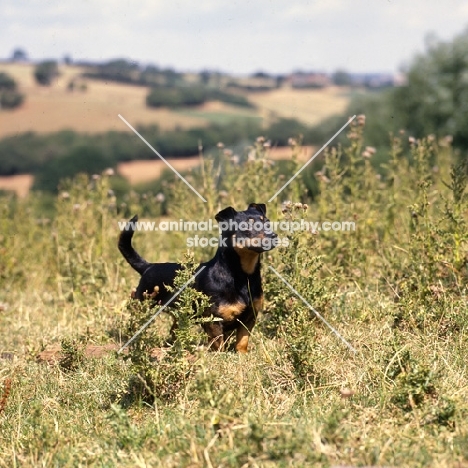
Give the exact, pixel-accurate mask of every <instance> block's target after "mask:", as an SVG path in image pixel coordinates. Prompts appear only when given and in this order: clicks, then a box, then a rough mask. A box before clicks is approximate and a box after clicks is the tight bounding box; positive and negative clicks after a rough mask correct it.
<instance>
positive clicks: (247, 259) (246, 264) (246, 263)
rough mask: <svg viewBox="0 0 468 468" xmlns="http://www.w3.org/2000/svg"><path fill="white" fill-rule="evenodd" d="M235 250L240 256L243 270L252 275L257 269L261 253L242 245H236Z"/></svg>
mask: <svg viewBox="0 0 468 468" xmlns="http://www.w3.org/2000/svg"><path fill="white" fill-rule="evenodd" d="M234 250H235V251H236V252H237V255H239V257H240V263H241V267H242V270H244V272H245V273H247V274H248V275H251V274H252V273H253V272H254V271H255V267H256V266H257V263H258V258H259V257H260V254H259V253H257V252H253V251H252V250H248V249H245V248H241V247H234Z"/></svg>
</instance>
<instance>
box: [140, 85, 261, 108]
mask: <svg viewBox="0 0 468 468" xmlns="http://www.w3.org/2000/svg"><path fill="white" fill-rule="evenodd" d="M215 100H217V101H222V102H226V103H228V104H233V105H236V106H242V107H253V106H252V104H250V103H249V101H248V100H247V98H245V97H244V96H242V95H240V94H232V93H228V92H225V91H221V90H219V89H216V88H208V87H202V86H157V87H154V88H152V89H151V91H150V92H149V93H148V95H147V97H146V105H147V106H149V107H175V108H178V107H184V106H198V105H201V104H203V103H205V102H207V101H215Z"/></svg>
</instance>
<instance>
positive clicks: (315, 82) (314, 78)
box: [288, 72, 332, 88]
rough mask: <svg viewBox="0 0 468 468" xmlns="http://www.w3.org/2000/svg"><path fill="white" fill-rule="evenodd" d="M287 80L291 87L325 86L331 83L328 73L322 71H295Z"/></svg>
mask: <svg viewBox="0 0 468 468" xmlns="http://www.w3.org/2000/svg"><path fill="white" fill-rule="evenodd" d="M288 81H289V84H290V86H291V87H292V88H325V87H326V86H331V85H332V79H331V77H330V75H329V74H327V73H322V72H295V73H292V74H291V75H290V76H289V80H288Z"/></svg>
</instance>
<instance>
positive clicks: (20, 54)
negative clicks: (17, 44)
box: [11, 48, 28, 62]
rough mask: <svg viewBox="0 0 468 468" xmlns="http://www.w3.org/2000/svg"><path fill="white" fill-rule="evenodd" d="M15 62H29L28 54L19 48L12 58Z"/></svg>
mask: <svg viewBox="0 0 468 468" xmlns="http://www.w3.org/2000/svg"><path fill="white" fill-rule="evenodd" d="M11 60H12V61H13V62H26V61H27V60H28V54H27V53H26V52H25V51H24V50H23V49H20V48H17V49H15V50H14V51H13V54H12V56H11Z"/></svg>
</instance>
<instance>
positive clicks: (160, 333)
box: [0, 118, 468, 468]
mask: <svg viewBox="0 0 468 468" xmlns="http://www.w3.org/2000/svg"><path fill="white" fill-rule="evenodd" d="M363 126H364V120H363V118H359V119H356V121H355V122H353V124H352V128H351V129H350V131H349V133H348V135H349V137H350V141H349V143H348V144H347V145H345V146H344V149H343V151H344V153H341V152H340V151H330V152H328V153H327V154H326V155H325V158H324V168H323V170H322V171H321V172H320V173H317V174H316V177H317V180H318V183H319V185H320V190H321V195H320V196H319V197H318V198H316V199H315V200H314V201H309V203H308V206H307V205H304V204H303V201H304V200H301V197H303V196H304V189H305V187H304V185H303V182H302V181H301V178H300V177H298V178H297V179H296V180H295V181H294V182H293V183H291V185H290V186H288V187H287V188H286V189H285V191H284V192H283V193H282V195H281V197H283V198H282V199H285V200H292V202H294V203H284V204H281V203H280V199H281V198H278V199H275V200H274V201H273V202H271V203H268V204H267V210H268V212H267V215H268V217H269V218H270V219H271V220H272V221H280V220H283V221H298V222H299V221H300V220H301V219H304V220H308V221H353V222H355V225H356V230H355V231H352V230H351V231H345V232H343V231H333V230H320V229H316V230H315V231H314V232H312V231H311V230H303V231H296V232H288V231H285V230H281V229H280V228H278V230H277V232H278V234H279V235H280V237H281V238H283V239H287V240H288V242H289V246H288V247H283V248H277V249H274V250H272V251H271V252H268V254H264V255H263V261H262V262H263V277H264V292H265V307H264V310H263V312H262V313H260V314H259V320H258V323H257V326H256V327H255V329H254V331H253V333H252V336H251V339H250V342H251V347H250V352H249V354H247V355H238V354H235V353H233V352H220V353H213V352H210V351H208V350H207V348H206V339H205V335H204V334H203V333H202V332H201V331H200V327H199V325H197V319H196V318H193V309H192V305H193V300H194V294H195V293H194V291H193V290H190V289H185V290H184V292H183V293H182V295H181V301H180V303H179V304H178V306H177V307H176V308H175V309H174V310H173V313H174V314H175V315H176V317H177V319H178V322H179V326H180V328H179V331H178V332H177V339H176V341H175V342H174V343H173V344H172V345H170V344H168V332H169V320H168V319H167V317H163V316H159V317H157V318H156V320H155V321H154V323H153V324H152V325H150V326H149V327H148V328H147V329H146V330H145V332H144V333H143V334H142V335H141V336H140V339H138V340H136V341H135V342H134V343H133V344H132V345H130V347H129V352H128V353H124V354H117V353H116V352H115V351H112V350H113V349H114V350H115V349H116V348H118V347H119V346H120V345H122V344H123V343H125V341H126V340H128V339H129V338H130V337H131V336H133V334H134V333H135V332H136V331H137V330H138V329H139V327H140V326H141V325H142V324H143V323H145V322H146V321H147V320H148V318H150V317H151V316H152V315H153V314H154V313H155V310H156V309H152V310H150V309H149V308H148V307H147V306H145V305H141V304H140V305H138V304H129V296H130V291H131V290H132V288H133V287H134V286H135V285H136V283H137V281H138V275H137V274H136V273H135V272H133V271H132V270H131V268H130V267H129V266H128V264H126V262H125V261H124V260H123V259H122V258H121V256H120V254H119V253H118V251H117V246H116V242H117V238H118V235H119V230H118V225H117V221H119V220H122V219H127V218H128V217H129V216H130V215H131V214H135V213H141V212H142V211H143V210H144V209H145V210H146V213H147V214H148V217H149V219H152V220H159V219H160V218H159V214H160V213H161V206H160V205H159V204H158V203H159V202H158V201H157V200H156V199H154V198H153V197H151V196H138V195H137V194H135V193H133V192H132V193H129V194H127V196H126V197H125V200H124V203H120V202H117V200H115V198H113V196H112V193H110V192H109V183H110V181H109V179H108V176H105V175H104V176H103V177H101V178H93V179H91V180H88V179H86V178H83V177H80V178H79V179H77V180H76V181H75V182H74V183H73V184H71V185H70V186H69V187H67V188H66V190H65V191H64V192H62V193H61V194H59V196H58V197H57V200H56V207H57V212H56V216H54V217H53V218H52V219H48V220H45V219H43V217H42V216H41V215H40V214H39V213H38V211H37V206H38V205H37V199H36V197H34V198H29V197H26V198H25V199H22V200H15V199H10V198H7V197H1V198H0V210H1V216H0V259H1V261H0V467H5V468H10V467H12V466H25V467H36V466H119V467H135V466H141V467H145V466H152V467H164V468H170V467H191V468H195V467H239V466H242V467H276V466H280V467H312V466H313V467H327V466H392V467H397V466H398V467H403V466H404V467H421V466H430V467H437V468H438V467H440V468H442V467H453V468H461V467H466V466H468V449H467V447H468V422H467V421H468V400H467V398H466V396H467V394H468V379H467V355H468V307H467V293H468V291H467V284H468V270H467V264H468V234H467V233H468V229H467V223H468V218H467V213H468V200H467V195H466V193H465V192H466V187H467V176H466V174H467V168H466V166H465V167H463V166H462V165H458V166H456V167H454V168H453V170H452V169H451V164H452V163H455V159H454V155H453V154H452V150H451V148H450V147H449V146H448V141H446V140H442V141H440V142H436V141H434V138H431V139H430V140H427V141H418V142H415V143H412V144H411V145H409V144H408V142H407V139H404V140H403V141H402V140H399V139H394V141H393V147H392V149H391V154H390V160H389V164H388V165H387V167H386V168H385V172H384V173H383V175H382V174H379V173H377V172H376V170H375V169H374V168H373V167H372V165H371V164H370V160H369V158H372V157H374V152H373V149H372V148H369V149H367V150H366V151H364V147H363V140H362V131H363ZM264 151H265V148H264V147H263V145H262V144H261V142H258V143H257V145H256V152H255V157H253V156H254V155H253V154H252V155H251V156H252V157H250V158H249V160H248V161H246V162H245V164H241V165H236V164H225V165H224V166H223V167H224V169H225V170H224V171H223V174H222V177H221V178H220V177H219V175H220V174H219V173H218V168H217V167H216V168H212V167H210V165H209V164H207V165H206V166H205V167H204V170H203V171H200V172H197V173H195V172H194V173H192V174H191V175H190V182H191V183H192V184H193V185H194V187H196V188H197V189H198V190H199V191H200V192H201V193H202V195H203V196H204V197H205V198H206V200H207V203H202V202H201V201H200V200H199V199H198V197H196V196H195V195H194V194H193V193H192V192H191V191H190V190H189V189H188V187H187V186H186V185H185V184H183V183H182V182H181V181H178V180H176V181H175V182H174V183H173V185H171V186H170V191H169V193H170V197H169V198H168V199H167V200H166V201H165V203H166V204H167V209H168V216H169V217H170V218H171V219H176V220H178V219H184V220H194V221H202V220H207V219H210V218H212V217H213V216H214V214H215V213H216V212H217V211H218V210H219V209H220V208H225V207H227V206H229V205H231V206H234V207H235V208H236V209H239V210H241V209H245V207H246V205H247V203H248V202H250V201H252V200H255V201H256V202H267V200H268V199H269V198H270V197H271V196H272V194H273V193H275V192H276V190H278V189H279V188H280V187H281V184H282V183H284V178H281V177H280V175H278V174H276V173H275V170H274V167H273V166H271V165H269V164H266V163H265V160H264V158H263V156H264ZM410 157H411V160H412V161H413V164H411V165H410V164H409V163H408V161H409V159H410ZM344 159H345V160H346V164H345V165H342V164H341V162H342V161H343V160H344ZM295 164H296V165H295V166H294V167H292V168H290V169H292V170H293V171H294V170H296V169H297V168H298V167H299V163H295ZM433 165H434V167H433ZM435 167H437V170H435ZM198 234H199V235H203V233H198ZM205 234H206V233H205ZM193 235H194V233H187V232H167V231H154V232H138V233H136V234H135V237H134V242H135V245H136V246H137V248H138V250H139V251H140V253H141V254H142V255H143V256H144V257H145V258H147V259H148V260H150V261H158V260H159V261H175V260H181V261H183V262H184V263H185V264H186V266H187V269H186V270H185V271H184V272H183V274H182V275H181V277H180V278H179V285H182V284H183V283H184V282H185V281H186V279H187V277H188V276H189V275H190V274H191V270H190V269H191V268H192V267H193V265H194V264H197V262H199V261H201V260H206V259H208V258H210V257H211V256H212V255H213V250H214V249H209V248H198V247H197V248H195V249H193V251H192V252H191V254H192V255H193V257H192V256H191V255H187V256H184V255H185V254H186V253H187V244H186V242H187V237H188V236H193ZM209 235H210V236H211V235H213V236H217V235H218V233H217V231H216V232H212V233H209ZM270 266H271V267H273V268H274V269H275V270H276V271H277V272H278V274H279V275H280V277H282V278H284V279H285V280H286V281H287V282H288V283H289V284H290V285H291V286H292V287H293V289H294V290H295V291H296V292H297V293H299V294H300V295H301V296H302V297H303V298H304V299H305V300H306V301H307V303H308V304H310V305H312V306H313V307H314V308H315V309H316V310H317V311H318V312H320V314H321V315H322V317H323V318H324V319H325V320H327V322H328V323H329V325H330V326H331V327H333V329H334V330H336V331H337V332H338V333H339V334H340V335H341V336H342V337H343V339H344V340H346V343H345V342H344V341H343V340H342V339H340V338H339V337H337V336H336V335H335V334H334V333H333V332H332V330H330V328H329V327H328V326H326V325H325V324H324V323H323V322H322V321H321V320H319V318H317V316H316V315H315V313H314V312H313V311H312V310H311V309H310V307H309V306H308V305H306V304H305V303H304V302H303V300H302V299H301V298H300V297H299V296H298V294H297V293H296V292H294V291H292V290H291V289H289V287H288V286H286V284H285V283H284V282H283V281H282V280H281V279H280V278H279V277H278V276H277V275H276V274H275V273H274V272H273V271H272V270H271V269H270V268H268V267H270ZM197 300H198V301H199V303H200V301H201V299H200V298H198V299H197ZM347 343H348V344H347ZM51 346H55V349H57V348H60V349H61V354H60V355H59V356H56V359H55V361H54V360H52V363H51V364H48V363H45V362H43V361H42V360H38V359H37V356H38V354H39V353H41V352H42V351H43V350H44V349H48V348H49V347H51ZM96 347H105V348H96ZM96 349H100V350H101V351H102V352H101V353H98V352H96ZM42 356H44V354H42ZM48 356H49V358H50V356H51V354H50V353H49V355H48ZM92 356H94V357H92ZM98 356H100V357H98Z"/></svg>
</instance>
